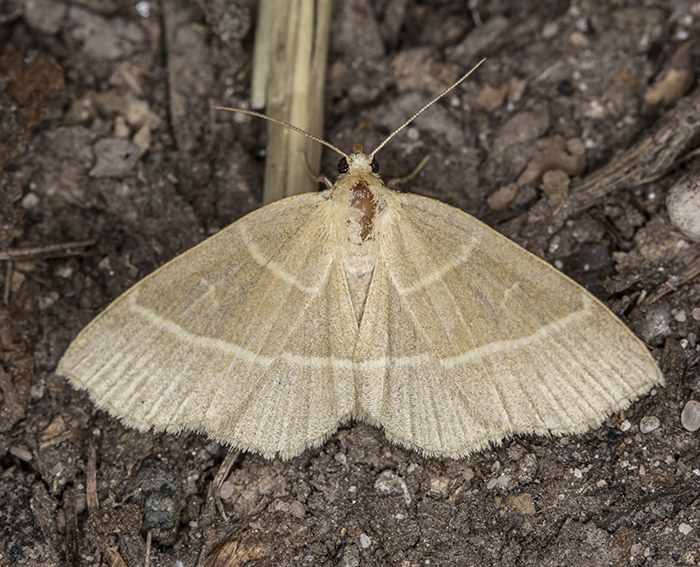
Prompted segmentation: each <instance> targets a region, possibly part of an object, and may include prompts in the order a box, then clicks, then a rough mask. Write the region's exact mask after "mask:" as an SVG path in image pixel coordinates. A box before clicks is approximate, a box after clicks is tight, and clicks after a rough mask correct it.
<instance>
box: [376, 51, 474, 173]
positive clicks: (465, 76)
mask: <svg viewBox="0 0 700 567" xmlns="http://www.w3.org/2000/svg"><path fill="white" fill-rule="evenodd" d="M484 61H486V58H485V57H484V58H483V59H482V60H481V61H479V62H478V63H477V64H476V65H474V67H472V68H471V69H469V71H467V72H466V73H465V74H464V75H462V76H461V77H460V78H459V79H457V80H456V81H455V82H454V83H453V84H452V85H450V86H449V87H447V88H446V89H445V90H444V91H442V92H441V93H440V94H439V95H437V96H436V97H435V98H434V99H433V100H431V101H430V102H429V103H427V104H426V105H424V106H423V108H421V109H420V110H419V111H418V112H416V113H415V114H414V115H413V116H411V117H410V118H409V119H408V120H406V122H404V123H403V124H401V126H399V127H398V128H397V129H396V130H394V131H393V132H392V133H391V134H389V135H388V136H387V137H386V138H385V139H384V141H383V142H382V143H381V144H379V145H378V146H377V147H376V148H375V149H374V151H373V152H372V153H371V154H369V156H367V157H368V158H369V159H370V160H371V159H372V158H373V157H374V156H375V155H377V152H379V150H381V149H382V148H383V147H384V146H386V144H387V143H388V142H389V140H391V139H392V138H393V137H394V136H396V134H398V133H399V132H401V130H403V129H404V128H405V127H406V126H408V125H409V124H410V123H411V122H413V121H414V120H415V119H416V118H418V117H419V116H420V115H421V114H423V112H424V111H426V110H427V109H428V108H430V107H431V106H432V105H433V104H434V103H435V102H437V101H438V100H440V99H441V98H442V97H443V96H445V95H446V94H447V93H449V92H450V91H451V90H452V89H454V88H455V87H456V86H457V85H459V84H460V83H461V82H462V81H464V80H465V79H466V78H467V77H468V76H469V75H471V74H472V73H473V72H474V71H476V70H477V69H478V68H479V66H480V65H481V64H482V63H483V62H484Z"/></svg>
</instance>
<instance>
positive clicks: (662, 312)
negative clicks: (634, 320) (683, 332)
mask: <svg viewBox="0 0 700 567" xmlns="http://www.w3.org/2000/svg"><path fill="white" fill-rule="evenodd" d="M639 334H640V335H641V337H642V339H644V341H645V342H647V343H656V342H658V340H659V339H663V338H665V337H667V336H668V335H670V334H671V310H670V309H669V308H668V306H667V305H664V304H663V303H655V304H654V305H652V306H651V307H650V308H649V310H648V311H647V312H646V314H645V316H644V319H643V321H642V322H641V324H640V325H639Z"/></svg>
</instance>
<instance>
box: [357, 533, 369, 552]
mask: <svg viewBox="0 0 700 567" xmlns="http://www.w3.org/2000/svg"><path fill="white" fill-rule="evenodd" d="M370 545H372V538H371V537H369V536H368V535H367V534H365V533H361V534H360V547H361V548H362V549H367V548H368V547H369V546H370Z"/></svg>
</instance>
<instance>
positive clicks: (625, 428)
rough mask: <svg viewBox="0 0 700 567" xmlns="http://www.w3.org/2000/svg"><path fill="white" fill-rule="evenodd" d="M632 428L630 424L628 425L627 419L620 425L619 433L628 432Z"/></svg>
mask: <svg viewBox="0 0 700 567" xmlns="http://www.w3.org/2000/svg"><path fill="white" fill-rule="evenodd" d="M631 427H632V424H631V423H630V420H629V419H626V420H625V421H623V422H622V423H621V424H620V430H621V431H629V430H630V429H631Z"/></svg>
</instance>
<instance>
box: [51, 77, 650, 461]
mask: <svg viewBox="0 0 700 567" xmlns="http://www.w3.org/2000/svg"><path fill="white" fill-rule="evenodd" d="M470 72H471V71H470ZM466 76H468V74H467V75H465V76H464V77H462V78H460V80H459V81H457V82H455V83H454V84H453V85H452V86H451V87H450V88H449V89H447V90H446V91H445V92H443V93H441V94H440V95H439V96H438V97H436V98H434V99H433V100H432V101H431V102H430V103H428V104H427V105H425V106H424V107H423V108H422V109H421V110H419V111H418V112H417V113H416V114H415V115H414V116H413V117H411V118H410V119H409V120H408V121H406V123H404V125H402V126H401V127H400V128H398V129H397V130H396V131H394V132H393V133H392V134H391V135H390V136H389V137H388V138H387V139H385V140H384V141H383V142H382V143H381V144H380V145H379V146H378V147H377V148H376V149H375V150H374V151H371V152H369V153H366V152H365V151H364V149H363V148H362V146H359V145H356V146H353V148H352V151H351V152H350V153H344V152H342V151H341V150H339V149H338V148H336V147H335V146H333V145H332V144H329V143H328V142H324V141H321V143H324V144H325V145H327V146H329V147H330V148H332V149H333V150H334V151H336V152H338V153H339V154H340V155H341V159H340V162H339V165H338V171H339V175H338V178H337V180H336V182H335V183H334V184H332V186H331V187H330V188H328V189H326V190H324V191H320V192H316V193H308V194H303V195H297V196H294V197H289V198H286V199H283V200H280V201H278V202H275V203H272V204H270V205H267V206H264V207H262V208H260V209H258V210H256V211H254V212H252V213H250V214H248V215H247V216H245V217H243V218H241V219H240V220H238V221H237V222H234V223H233V224H232V225H230V226H229V227H227V228H225V229H223V230H222V231H221V232H219V233H218V234H216V235H214V236H212V237H211V238H209V239H207V240H205V241H204V242H202V243H201V244H199V245H197V246H195V247H194V248H192V249H190V250H189V251H187V252H185V253H184V254H182V255H180V256H178V257H177V258H175V259H174V260H172V261H170V262H168V263H167V264H165V265H164V266H162V267H161V268H159V269H158V270H156V271H155V272H153V273H152V274H151V275H149V276H147V277H146V278H144V279H143V280H142V281H140V282H139V283H137V284H136V285H134V286H133V287H132V288H131V289H129V290H128V291H126V292H125V293H124V294H123V295H122V296H121V297H119V298H118V299H116V300H115V301H114V302H113V303H112V304H111V305H110V306H109V307H107V308H106V309H105V310H104V311H103V312H102V313H101V314H99V315H98V316H97V317H96V318H95V319H94V320H93V321H92V322H91V323H90V324H89V325H88V326H87V327H86V328H85V329H84V330H83V331H82V332H81V333H80V334H79V335H78V337H77V338H76V339H75V340H74V341H73V342H72V344H71V345H70V346H69V348H68V350H67V352H66V353H65V354H64V356H63V358H62V359H61V361H60V364H59V366H58V370H57V372H58V373H59V374H60V375H62V376H64V377H66V378H67V379H68V380H69V381H70V383H71V384H73V386H75V387H76V388H80V389H83V390H86V391H87V392H88V393H89V395H90V398H91V399H92V400H93V402H94V403H95V404H96V405H97V407H99V408H101V409H103V410H106V411H107V412H109V413H110V414H111V415H113V416H116V417H118V418H119V419H121V420H122V421H123V422H124V423H125V424H126V425H128V426H130V427H134V428H136V429H138V430H141V431H146V430H151V429H153V430H161V431H168V432H179V431H181V430H192V431H196V432H200V433H203V434H205V435H207V436H209V437H210V438H212V439H215V440H216V441H218V442H220V443H223V444H225V445H228V446H229V447H232V448H236V449H241V450H246V451H252V452H255V453H259V454H261V455H263V456H265V457H268V458H272V457H281V458H291V457H293V456H295V455H298V454H299V453H301V452H302V451H304V450H305V449H307V448H309V447H316V446H319V445H321V444H322V443H323V442H324V441H325V440H326V439H327V438H328V437H329V436H330V435H332V434H333V433H334V432H335V431H336V429H337V428H338V426H339V425H340V424H343V423H345V422H348V421H350V420H357V421H364V422H368V423H370V424H372V425H375V426H377V427H381V428H382V429H383V430H384V432H385V434H386V435H387V437H388V438H389V439H390V440H391V441H392V442H394V443H398V444H399V445H402V446H405V447H408V448H411V449H415V450H417V451H419V452H421V453H423V454H425V455H430V456H436V457H453V458H461V457H466V456H468V455H469V454H470V453H472V452H473V451H478V450H480V449H483V448H485V447H487V446H489V445H491V444H494V443H498V442H500V441H501V440H502V439H504V438H506V437H509V436H513V435H517V434H539V435H549V434H553V435H568V434H574V433H581V432H584V431H586V430H588V429H590V428H592V427H596V426H598V425H600V424H601V423H602V422H603V421H604V420H605V418H606V417H607V416H609V415H610V414H612V413H614V412H616V411H619V410H623V409H625V408H627V407H628V406H629V405H630V404H631V403H632V402H633V401H634V400H636V399H637V398H638V397H639V396H641V395H642V394H644V393H646V392H648V391H649V390H651V389H652V388H653V387H654V386H656V385H661V384H663V376H662V374H661V372H660V370H659V368H658V366H657V365H656V363H655V362H654V359H653V358H652V356H651V355H650V354H649V352H648V351H647V349H646V348H645V346H644V344H643V343H642V342H641V341H640V340H639V339H638V338H637V337H636V336H635V335H634V334H633V333H632V332H631V331H630V330H629V329H628V328H627V327H626V326H625V325H624V324H623V323H622V322H621V321H620V320H619V319H618V318H617V317H616V316H615V315H614V314H613V313H612V312H611V311H610V310H609V309H608V308H607V307H606V306H605V305H603V304H602V303H601V302H600V301H599V300H597V299H596V298H595V297H593V296H592V295H591V294H590V293H588V292H587V291H586V290H584V289H583V288H582V287H581V286H579V285H578V284H576V283H575V282H573V281H572V280H571V279H569V278H568V277H566V276H565V275H563V274H562V273H560V272H558V271H557V270H556V269H554V268H553V267H552V266H550V265H549V264H547V263H546V262H544V261H542V260H540V259H539V258H537V257H536V256H534V255H532V254H530V253H529V252H527V251H525V250H524V249H522V248H520V247H519V246H518V245H516V244H515V243H513V242H512V241H510V240H508V239H507V238H505V237H503V236H501V235H500V234H499V233H497V232H496V231H494V230H493V229H491V228H489V227H488V226H486V225H485V224H483V223H481V222H480V221H478V220H476V219H475V218H473V217H472V216H470V215H468V214H466V213H464V212H462V211H461V210H459V209H456V208H453V207H451V206H448V205H446V204H444V203H441V202H439V201H437V200H434V199H429V198H426V197H422V196H419V195H416V194H411V193H402V192H398V191H396V190H393V189H392V188H391V187H387V186H386V185H385V184H384V183H383V182H382V180H381V178H380V176H379V174H378V162H377V160H376V154H377V153H378V151H379V150H380V149H381V148H383V147H384V145H385V144H386V143H387V142H388V141H389V140H390V139H391V138H392V137H393V136H394V135H396V133H398V132H399V131H400V130H401V129H403V128H404V127H405V126H406V125H407V124H408V123H409V122H410V121H412V120H413V119H415V118H416V117H417V116H418V115H419V114H420V113H421V112H423V111H424V110H425V109H426V108H428V107H429V106H430V104H432V103H433V102H434V101H435V100H437V99H438V98H439V97H440V96H444V94H446V93H447V92H449V91H451V90H452V89H453V88H455V87H456V86H457V85H458V84H459V83H460V82H461V81H462V80H464V79H465V78H466ZM248 113H249V114H255V115H257V113H254V112H250V111H248ZM268 119H269V118H268ZM271 120H273V121H274V119H271ZM285 125H286V124H285ZM286 126H289V127H291V128H293V129H296V128H295V127H293V126H291V125H286Z"/></svg>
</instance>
